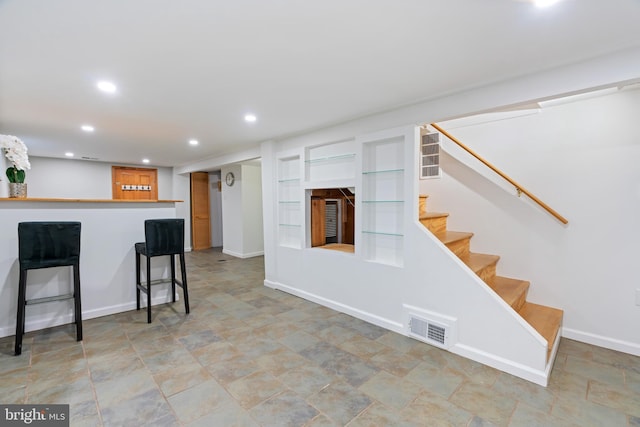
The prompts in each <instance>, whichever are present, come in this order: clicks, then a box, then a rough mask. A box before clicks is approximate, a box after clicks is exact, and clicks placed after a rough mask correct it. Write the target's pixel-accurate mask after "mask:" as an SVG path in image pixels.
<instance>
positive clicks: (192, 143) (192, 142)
mask: <svg viewBox="0 0 640 427" xmlns="http://www.w3.org/2000/svg"><path fill="white" fill-rule="evenodd" d="M189 144H191V145H198V144H200V142H198V140H197V139H190V140H189Z"/></svg>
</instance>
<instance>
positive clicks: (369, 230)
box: [360, 138, 405, 266]
mask: <svg viewBox="0 0 640 427" xmlns="http://www.w3.org/2000/svg"><path fill="white" fill-rule="evenodd" d="M403 141H404V139H403V138H392V139H385V140H381V141H372V142H366V143H364V144H363V155H362V157H363V165H362V171H363V172H362V189H361V191H360V193H361V197H362V199H361V200H362V202H361V204H360V206H361V209H362V214H361V215H360V217H361V218H362V239H361V241H362V245H363V248H362V253H363V256H364V258H365V259H367V260H369V261H373V262H377V263H381V264H387V265H394V266H402V265H403V262H404V210H405V190H404V185H405V183H404V181H405V180H404V177H405V174H404V167H403V166H404V163H403V161H404V160H403V159H404V156H403V153H404V144H403Z"/></svg>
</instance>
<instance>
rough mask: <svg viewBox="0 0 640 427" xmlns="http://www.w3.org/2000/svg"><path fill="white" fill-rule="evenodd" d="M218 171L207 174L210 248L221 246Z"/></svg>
mask: <svg viewBox="0 0 640 427" xmlns="http://www.w3.org/2000/svg"><path fill="white" fill-rule="evenodd" d="M220 179H221V178H220V171H218V172H209V186H210V190H209V194H210V198H209V202H210V203H209V212H210V218H211V246H213V247H214V248H217V247H220V246H222V191H218V183H219V182H220Z"/></svg>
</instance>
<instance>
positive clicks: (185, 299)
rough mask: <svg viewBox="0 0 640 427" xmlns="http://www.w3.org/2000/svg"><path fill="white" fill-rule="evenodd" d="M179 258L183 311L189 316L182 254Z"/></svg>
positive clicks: (185, 272)
mask: <svg viewBox="0 0 640 427" xmlns="http://www.w3.org/2000/svg"><path fill="white" fill-rule="evenodd" d="M178 256H179V257H180V273H182V293H183V295H184V311H185V312H186V313H187V314H189V292H187V269H186V267H185V262H184V253H181V254H179V255H178Z"/></svg>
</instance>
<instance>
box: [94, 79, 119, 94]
mask: <svg viewBox="0 0 640 427" xmlns="http://www.w3.org/2000/svg"><path fill="white" fill-rule="evenodd" d="M96 86H97V87H98V89H100V90H101V91H102V92H105V93H115V92H116V90H117V89H118V88H117V87H116V85H115V84H113V83H112V82H109V81H106V80H101V81H99V82H98V84H97V85H96Z"/></svg>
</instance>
